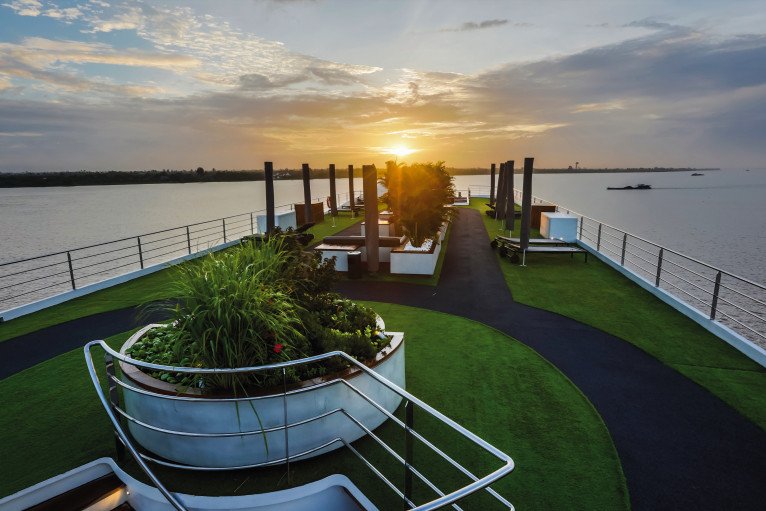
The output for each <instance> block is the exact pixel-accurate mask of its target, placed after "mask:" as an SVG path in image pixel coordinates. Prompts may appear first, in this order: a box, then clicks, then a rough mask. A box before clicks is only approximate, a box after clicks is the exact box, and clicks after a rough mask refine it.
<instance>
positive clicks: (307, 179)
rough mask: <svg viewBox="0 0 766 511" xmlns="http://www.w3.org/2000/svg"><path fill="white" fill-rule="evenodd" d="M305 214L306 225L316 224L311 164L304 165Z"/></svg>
mask: <svg viewBox="0 0 766 511" xmlns="http://www.w3.org/2000/svg"><path fill="white" fill-rule="evenodd" d="M303 207H304V211H305V213H304V214H303V221H304V223H307V224H310V223H313V222H314V213H313V212H312V211H311V175H310V174H309V164H308V163H304V164H303Z"/></svg>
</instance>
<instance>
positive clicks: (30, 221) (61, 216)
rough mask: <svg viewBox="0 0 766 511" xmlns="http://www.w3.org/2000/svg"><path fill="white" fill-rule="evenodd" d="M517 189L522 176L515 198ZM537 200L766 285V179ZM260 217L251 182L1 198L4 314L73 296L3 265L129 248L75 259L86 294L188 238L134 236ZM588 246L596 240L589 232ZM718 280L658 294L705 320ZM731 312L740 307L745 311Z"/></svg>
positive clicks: (710, 178) (696, 275)
mask: <svg viewBox="0 0 766 511" xmlns="http://www.w3.org/2000/svg"><path fill="white" fill-rule="evenodd" d="M521 181H522V177H521V175H518V174H517V175H516V177H515V184H516V187H517V188H520V187H521ZM638 183H647V184H650V185H652V189H651V190H640V191H638V190H635V191H627V190H626V191H622V190H610V191H608V190H607V189H606V188H607V186H625V185H635V184H638ZM455 185H456V188H457V189H458V190H462V191H463V193H465V192H466V191H467V190H468V189H469V188H472V189H473V191H474V193H476V192H480V191H483V192H485V193H488V190H487V188H488V185H489V176H487V175H484V176H457V177H456V178H455ZM361 187H362V182H361V179H356V180H355V190H356V191H357V194H358V193H359V190H361ZM337 191H338V194H339V195H340V198H339V200H340V201H341V202H343V201H346V200H348V180H347V179H340V180H338V182H337ZM328 194H329V182H328V181H327V180H315V181H312V183H311V195H312V197H313V198H314V200H315V201H324V200H325V198H326V197H327V195H328ZM533 195H536V196H538V197H541V198H543V199H546V200H548V201H551V202H553V203H556V204H558V205H559V206H560V207H562V208H564V209H565V210H566V209H570V210H573V211H576V212H577V213H578V214H583V215H585V216H588V217H591V218H593V219H595V220H597V221H599V222H603V223H605V224H609V225H611V226H614V227H616V228H619V229H622V230H625V231H627V232H630V233H631V234H634V235H636V236H640V237H642V238H645V239H648V240H651V241H653V242H655V243H658V244H660V245H663V246H665V247H667V248H669V249H671V250H675V251H678V252H682V253H685V254H687V255H689V256H691V257H694V258H696V259H699V260H701V261H704V262H706V263H709V264H711V265H714V266H716V267H719V268H721V269H723V270H725V271H728V272H731V273H734V274H736V275H739V276H742V277H745V278H747V279H751V280H754V281H756V282H761V283H766V250H764V249H766V171H765V170H753V171H750V172H746V171H745V170H744V169H732V170H721V171H706V172H704V175H702V176H696V177H693V176H691V173H690V172H663V173H628V174H625V173H622V174H578V175H567V174H538V175H535V177H534V184H533ZM275 198H276V203H277V205H279V206H281V207H279V208H278V211H279V210H281V211H287V210H289V209H290V207H291V204H293V203H298V202H303V187H302V182H301V181H297V180H295V181H277V182H276V183H275ZM264 207H265V185H264V183H263V182H252V181H251V182H240V183H189V184H155V185H121V186H83V187H62V188H12V189H0V310H3V309H5V308H9V307H12V306H16V305H21V304H23V303H27V302H29V301H32V300H35V299H40V298H44V297H45V296H50V295H51V294H54V293H58V292H62V291H67V290H68V289H71V286H72V283H71V281H72V278H70V271H69V270H68V266H67V256H66V254H59V255H55V256H51V257H47V258H42V259H37V260H34V261H29V262H26V263H22V264H18V265H5V266H2V263H4V262H9V261H15V260H18V259H23V258H28V257H36V256H39V255H43V254H50V253H54V252H61V251H66V250H73V249H76V248H78V247H83V246H87V245H91V244H96V243H102V242H107V241H112V240H117V239H122V238H130V239H127V240H125V241H123V242H121V243H116V244H109V245H108V246H105V247H97V248H95V249H88V250H79V251H73V252H72V259H73V268H74V273H73V278H74V280H75V282H76V285H77V286H78V287H81V286H82V285H85V284H88V283H91V282H95V281H98V280H101V279H103V278H106V277H108V276H110V275H115V274H119V273H122V272H125V271H129V270H133V269H137V268H138V267H140V264H154V263H156V262H161V261H165V260H168V259H169V258H171V257H177V256H181V255H184V254H186V253H187V238H188V237H189V235H187V234H186V230H185V229H178V230H175V231H171V232H168V233H162V234H159V235H154V236H142V237H141V243H142V249H143V260H139V254H140V253H141V250H140V249H139V247H138V240H137V239H136V238H135V237H136V236H138V235H143V234H146V233H150V232H154V231H159V230H163V229H169V228H174V227H181V226H185V225H188V224H193V223H197V222H204V221H208V220H214V219H220V218H222V217H226V216H230V215H237V214H241V213H248V212H252V211H259V210H261V211H262V210H263V209H264ZM250 226H251V224H250V217H249V215H245V216H244V217H239V218H237V219H229V220H227V223H226V232H227V233H228V239H229V240H231V239H234V238H236V237H239V236H241V235H243V234H249V233H250ZM587 226H590V228H591V229H596V228H597V223H590V225H589V223H588V222H586V227H587ZM222 227H223V226H222V225H221V222H220V221H218V222H212V223H210V224H205V225H201V226H196V227H193V228H192V231H191V232H192V234H191V240H192V241H191V242H190V243H188V245H189V247H188V248H189V249H193V248H195V247H196V248H204V247H205V246H209V245H210V244H216V243H220V242H221V241H223V239H222V238H224V237H225V236H226V234H224V233H223V229H222ZM590 235H591V240H594V239H595V234H594V232H593V231H591V233H590ZM610 235H611V236H610ZM131 237H132V238H131ZM621 237H622V233H620V232H616V231H610V230H609V229H608V228H605V229H604V236H603V237H602V238H603V240H604V243H602V244H601V246H602V249H603V248H604V247H606V248H607V249H611V255H612V256H613V257H615V258H617V259H619V251H620V245H621ZM610 242H611V246H610V245H608V243H610ZM636 243H637V245H636V246H629V247H628V251H629V252H630V251H631V250H632V251H633V252H635V254H636V256H638V257H635V256H630V255H629V257H628V258H627V259H626V265H627V266H628V267H630V268H632V269H634V270H636V271H639V272H640V273H641V274H642V275H643V276H644V277H646V278H647V279H649V280H650V281H651V282H653V281H654V279H655V275H656V262H657V259H658V254H657V251H658V250H657V249H656V248H655V247H652V246H649V245H644V246H643V247H642V246H641V244H640V243H638V242H636ZM593 244H594V245H595V242H593ZM641 257H643V259H641ZM674 263H678V264H681V265H682V266H686V267H687V269H686V270H685V269H683V268H681V267H679V266H673V265H674ZM642 266H643V268H645V270H642ZM688 270H691V272H690V271H688ZM716 273H717V272H716V271H714V270H711V269H709V268H706V267H704V266H701V265H695V264H690V263H689V261H687V260H685V259H680V258H678V257H677V256H675V255H673V254H670V253H667V252H666V254H665V260H664V265H663V279H664V280H663V282H662V286H663V287H666V286H670V287H669V290H671V292H674V293H676V294H678V293H680V294H681V296H682V297H683V298H684V299H688V300H691V303H692V304H693V305H695V306H697V307H698V308H699V309H700V310H701V311H702V312H703V313H705V314H707V313H708V312H706V311H709V310H710V307H711V301H712V290H713V288H714V283H715V278H716ZM9 274H11V275H9ZM722 283H723V286H724V288H723V289H722V295H721V296H722V298H723V300H724V302H722V303H719V310H720V311H721V313H722V315H726V314H728V315H729V318H728V320H730V322H734V323H732V325H733V326H737V327H738V329H742V328H745V330H746V327H742V326H741V325H735V323H736V321H745V322H746V323H747V324H748V325H757V326H758V331H759V332H760V333H758V334H757V335H758V336H759V340H760V341H761V342H763V341H766V320H763V319H759V318H758V317H757V316H763V317H766V305H764V304H766V292H764V291H763V290H761V289H759V288H757V287H755V286H749V285H747V284H744V283H742V282H741V281H738V280H736V279H733V278H731V277H729V276H725V275H724V279H723V282H722ZM9 286H10V287H9ZM673 286H676V287H673ZM726 286H730V287H731V288H732V289H734V290H735V291H732V290H728V289H726ZM736 291H740V292H741V291H744V292H745V293H747V294H749V295H751V296H755V297H757V300H760V301H761V302H763V303H759V302H758V301H752V300H749V301H748V300H747V299H746V298H744V297H743V296H741V295H739V294H737V292H736ZM19 293H22V294H21V295H19ZM684 293H686V294H684ZM689 293H691V295H689ZM725 300H730V303H726V302H725ZM743 300H744V301H743ZM732 304H738V305H741V306H744V307H746V309H747V312H743V311H742V310H741V309H737V308H736V307H733V305H732ZM753 314H756V315H757V316H756V317H754V316H753ZM721 319H724V318H721ZM761 330H763V332H761ZM751 333H752V332H751Z"/></svg>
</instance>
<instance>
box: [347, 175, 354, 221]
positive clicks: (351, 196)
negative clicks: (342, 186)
mask: <svg viewBox="0 0 766 511" xmlns="http://www.w3.org/2000/svg"><path fill="white" fill-rule="evenodd" d="M348 205H349V207H350V208H351V216H356V204H355V201H354V166H353V165H349V166H348Z"/></svg>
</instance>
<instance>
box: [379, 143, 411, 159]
mask: <svg viewBox="0 0 766 511" xmlns="http://www.w3.org/2000/svg"><path fill="white" fill-rule="evenodd" d="M386 152H387V153H389V154H393V155H394V156H396V157H397V158H402V157H404V156H409V155H411V154H412V153H414V152H417V149H410V148H409V147H407V146H404V145H398V146H394V147H391V148H389V149H388V150H387V151H386Z"/></svg>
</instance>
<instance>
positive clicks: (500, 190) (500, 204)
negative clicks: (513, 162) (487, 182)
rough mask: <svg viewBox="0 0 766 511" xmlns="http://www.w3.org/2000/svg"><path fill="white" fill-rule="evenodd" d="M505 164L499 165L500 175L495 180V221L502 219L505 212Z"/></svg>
mask: <svg viewBox="0 0 766 511" xmlns="http://www.w3.org/2000/svg"><path fill="white" fill-rule="evenodd" d="M504 187H505V163H501V164H500V173H499V174H498V178H497V201H496V202H495V220H500V219H501V218H503V212H504V211H505V202H504V201H505V193H504V190H505V188H504Z"/></svg>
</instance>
